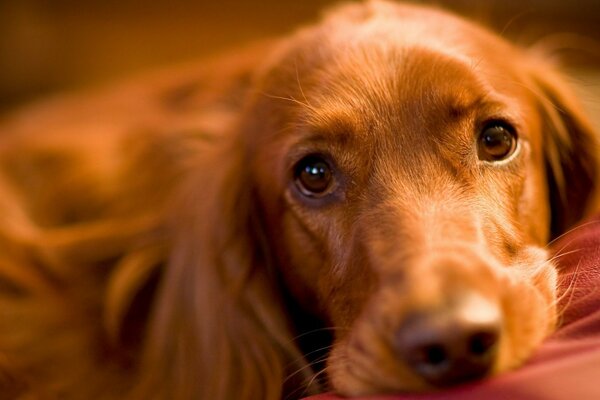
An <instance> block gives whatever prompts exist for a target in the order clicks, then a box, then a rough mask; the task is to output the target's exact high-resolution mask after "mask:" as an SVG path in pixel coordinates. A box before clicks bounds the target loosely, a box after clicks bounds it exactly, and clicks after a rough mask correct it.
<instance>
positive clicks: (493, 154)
mask: <svg viewBox="0 0 600 400" xmlns="http://www.w3.org/2000/svg"><path fill="white" fill-rule="evenodd" d="M516 148H517V135H516V133H515V130H514V128H512V127H511V126H510V125H508V124H507V123H504V122H499V121H493V122H491V123H488V124H487V125H486V126H485V127H484V128H483V130H482V131H481V133H480V135H479V143H478V156H479V159H480V160H483V161H491V162H493V161H501V160H504V159H506V158H508V157H510V156H511V155H512V154H513V153H514V152H515V150H516Z"/></svg>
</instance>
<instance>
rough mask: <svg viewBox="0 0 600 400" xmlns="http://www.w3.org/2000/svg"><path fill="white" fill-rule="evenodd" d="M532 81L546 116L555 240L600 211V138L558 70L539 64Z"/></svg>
mask: <svg viewBox="0 0 600 400" xmlns="http://www.w3.org/2000/svg"><path fill="white" fill-rule="evenodd" d="M532 77H533V80H534V85H535V95H536V97H537V98H538V101H539V104H540V108H541V111H542V115H543V121H542V124H543V125H542V132H543V141H544V153H545V160H546V174H547V179H548V191H549V197H550V207H551V237H552V238H555V237H557V236H559V235H560V234H562V233H564V232H565V231H567V230H568V229H569V228H570V227H572V226H573V225H574V224H575V223H577V222H578V221H580V220H581V219H582V218H584V217H586V216H588V215H589V214H590V213H592V212H594V211H596V209H597V206H598V192H599V190H598V189H599V186H598V185H599V182H598V177H599V172H600V170H599V153H598V151H599V149H600V148H599V146H598V132H597V131H596V130H595V128H594V126H593V125H592V123H591V121H590V120H589V119H588V118H587V117H586V115H585V111H584V109H583V107H582V105H581V104H580V103H579V102H578V101H577V98H576V96H575V94H574V92H573V90H572V89H571V88H570V87H569V85H568V84H567V83H566V82H565V81H564V78H563V77H561V76H560V74H558V73H557V72H556V71H555V70H554V69H553V68H551V67H550V66H548V65H546V64H544V63H540V62H537V63H535V67H534V69H533V73H532Z"/></svg>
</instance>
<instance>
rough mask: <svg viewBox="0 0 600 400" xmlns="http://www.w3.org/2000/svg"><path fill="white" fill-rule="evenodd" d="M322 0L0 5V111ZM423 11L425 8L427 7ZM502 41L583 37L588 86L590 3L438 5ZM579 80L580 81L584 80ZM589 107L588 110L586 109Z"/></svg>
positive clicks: (294, 19) (208, 49)
mask: <svg viewBox="0 0 600 400" xmlns="http://www.w3.org/2000/svg"><path fill="white" fill-rule="evenodd" d="M332 3H336V2H335V1H331V0H305V1H302V0H296V1H289V0H288V1H276V0H266V1H260V0H238V1H234V0H214V1H209V0H195V1H194V0H146V1H141V0H138V1H136V0H87V1H86V0H0V112H3V111H6V110H9V109H11V108H14V107H16V106H17V105H19V104H21V103H25V102H28V101H31V100H32V99H35V98H38V97H40V96H43V95H45V94H48V93H52V92H56V91H61V90H68V89H72V88H77V87H85V86H89V85H96V84H101V83H104V82H106V81H110V80H114V79H118V78H121V77H123V76H126V75H130V74H133V73H135V72H137V71H140V70H144V69H148V68H151V67H153V66H157V65H165V64H169V63H176V62H180V61H185V60H188V59H191V58H195V57H199V56H202V55H205V54H209V53H214V52H218V51H220V50H223V49H225V48H227V47H231V46H235V45H239V44H243V43H246V42H249V41H252V40H253V39H256V38H260V37H267V36H273V35H280V34H284V33H286V32H289V31H290V30H292V29H293V28H294V27H296V26H298V25H300V24H302V23H307V22H310V21H313V20H315V19H316V18H317V16H318V14H319V10H321V9H323V8H324V7H325V6H327V5H330V4H332ZM427 3H432V2H431V1H429V2H427ZM435 3H436V4H441V5H444V6H445V7H446V8H450V9H453V10H456V11H458V12H460V13H461V14H463V15H466V16H470V17H475V18H476V19H478V20H480V21H483V22H485V23H487V25H489V26H491V27H492V28H493V29H495V30H496V31H498V32H502V34H503V35H504V36H506V37H508V38H510V39H513V40H517V41H520V42H523V43H533V42H535V41H536V40H537V39H539V38H542V37H544V36H546V35H548V34H552V33H557V32H565V31H568V32H572V33H576V34H579V35H585V36H586V37H587V38H588V39H589V40H588V39H585V40H583V41H582V42H581V43H582V44H581V47H583V51H581V50H578V51H571V52H566V53H564V55H565V58H566V60H567V61H568V62H569V63H571V64H576V65H578V66H579V67H581V66H582V65H584V66H586V68H587V71H584V72H583V74H581V73H579V71H578V73H579V76H580V77H584V79H585V80H584V86H587V87H588V88H592V89H595V88H596V87H598V82H600V81H599V80H598V79H597V76H598V75H597V74H596V73H595V71H596V68H600V45H598V44H595V43H593V41H595V40H599V41H600V1H597V0H579V1H574V0H571V1H564V0H563V1H560V0H520V1H514V0H504V1H502V0H488V1H485V0H455V1H450V0H441V1H437V2H435ZM588 78H589V79H588ZM596 104H597V103H596Z"/></svg>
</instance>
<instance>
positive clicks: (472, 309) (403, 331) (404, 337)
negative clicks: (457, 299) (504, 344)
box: [396, 298, 501, 386]
mask: <svg viewBox="0 0 600 400" xmlns="http://www.w3.org/2000/svg"><path fill="white" fill-rule="evenodd" d="M500 325H501V319H500V312H499V310H498V307H495V306H493V305H492V304H491V303H489V302H487V301H485V300H483V299H482V298H474V299H471V300H470V301H469V302H467V303H462V304H461V305H460V306H459V307H449V308H447V309H442V310H436V311H435V312H422V313H419V314H416V315H413V316H411V317H409V318H407V319H406V320H405V321H404V323H403V324H402V325H401V327H400V329H399V330H398V332H397V334H396V346H397V349H398V353H399V355H400V357H402V359H403V360H404V361H405V362H406V363H407V364H408V366H409V367H410V368H411V369H413V371H414V372H416V373H417V374H418V375H420V376H421V377H422V378H423V379H424V380H425V381H427V382H428V383H430V384H432V385H434V386H450V385H454V384H458V383H462V382H466V381H470V380H475V379H478V378H481V377H483V376H485V375H487V374H488V373H489V372H490V371H491V369H492V367H493V365H494V361H495V359H496V353H497V348H498V344H499V340H500V330H501V326H500Z"/></svg>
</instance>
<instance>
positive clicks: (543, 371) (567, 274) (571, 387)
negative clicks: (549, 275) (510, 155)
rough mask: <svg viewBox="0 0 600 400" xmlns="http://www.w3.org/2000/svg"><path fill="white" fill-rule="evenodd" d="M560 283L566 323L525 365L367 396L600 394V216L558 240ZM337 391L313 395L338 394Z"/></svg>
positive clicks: (387, 399)
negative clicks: (434, 387)
mask: <svg viewBox="0 0 600 400" xmlns="http://www.w3.org/2000/svg"><path fill="white" fill-rule="evenodd" d="M552 248H553V249H554V251H555V253H556V255H557V256H558V257H557V262H558V264H559V271H560V277H561V278H560V281H561V288H562V290H563V291H564V290H565V289H566V288H569V290H568V292H566V293H565V294H564V295H563V296H562V298H561V301H560V308H561V309H563V310H564V312H563V314H562V318H561V321H562V323H561V327H560V328H559V329H558V331H557V332H556V333H555V334H554V335H553V336H552V337H550V338H548V340H547V341H546V343H545V344H544V345H543V346H542V347H541V348H540V349H539V351H538V352H537V353H536V354H535V356H534V357H533V358H532V359H531V360H530V361H529V362H528V363H527V364H526V365H524V366H523V367H521V368H519V369H517V370H515V371H512V372H509V373H505V374H502V375H500V376H498V377H496V378H493V379H488V380H485V381H482V382H479V383H474V384H468V385H464V386H459V387H456V388H453V389H450V390H445V391H443V392H438V393H432V394H425V395H395V396H374V397H368V398H367V397H364V398H361V399H362V400H367V399H368V400H413V399H419V400H459V399H460V400H471V399H473V400H475V399H478V400H480V399H485V400H500V399H544V400H550V399H578V400H579V399H600V216H599V217H596V218H595V219H592V220H590V221H588V222H587V223H584V224H582V225H581V226H580V227H579V228H577V229H575V230H573V231H571V232H570V233H568V234H567V235H564V236H563V237H562V238H560V239H559V240H558V241H556V243H554V244H553V246H552ZM338 399H341V397H338V396H335V395H332V394H323V395H319V396H313V397H311V398H310V400H338Z"/></svg>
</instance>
